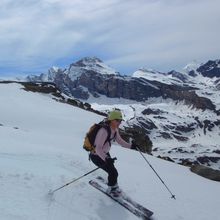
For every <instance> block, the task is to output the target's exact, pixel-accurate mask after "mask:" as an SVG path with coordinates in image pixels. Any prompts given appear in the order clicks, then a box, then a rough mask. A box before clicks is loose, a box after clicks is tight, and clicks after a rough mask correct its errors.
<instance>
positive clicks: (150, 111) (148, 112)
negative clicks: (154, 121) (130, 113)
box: [141, 108, 164, 115]
mask: <svg viewBox="0 0 220 220" xmlns="http://www.w3.org/2000/svg"><path fill="white" fill-rule="evenodd" d="M141 113H142V114H143V115H160V114H162V113H164V112H163V111H161V110H160V109H151V108H147V109H145V110H144V111H142V112H141Z"/></svg>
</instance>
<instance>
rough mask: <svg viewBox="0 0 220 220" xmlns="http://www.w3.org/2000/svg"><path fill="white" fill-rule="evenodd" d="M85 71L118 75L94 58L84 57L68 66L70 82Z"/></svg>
mask: <svg viewBox="0 0 220 220" xmlns="http://www.w3.org/2000/svg"><path fill="white" fill-rule="evenodd" d="M85 71H93V72H95V73H99V74H102V75H118V73H117V72H116V71H115V70H114V69H112V68H111V67H109V66H108V65H106V64H105V63H103V62H102V61H101V60H100V59H98V58H96V57H85V58H83V59H81V60H79V61H78V62H76V63H73V64H72V65H70V68H69V70H68V72H67V74H68V75H69V77H70V78H71V79H72V80H76V79H77V78H78V77H80V76H81V75H82V73H84V72H85Z"/></svg>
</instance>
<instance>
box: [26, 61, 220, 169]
mask: <svg viewBox="0 0 220 220" xmlns="http://www.w3.org/2000/svg"><path fill="white" fill-rule="evenodd" d="M106 73H107V74H106ZM219 73H220V61H219V60H215V61H208V62H207V63H205V64H199V63H197V62H192V63H191V64H188V65H186V67H184V68H183V71H180V72H177V71H175V70H173V71H170V72H168V73H162V72H158V71H155V70H149V69H147V68H141V69H139V70H137V71H135V72H134V74H133V75H132V77H131V76H122V75H120V74H119V73H117V71H115V70H112V68H110V67H108V66H107V65H106V64H104V63H103V62H102V61H101V60H100V59H98V58H88V57H87V58H83V59H82V60H79V61H78V62H76V63H73V64H71V65H70V67H69V68H67V69H65V70H61V69H59V68H55V69H54V68H52V69H50V70H49V71H48V73H47V74H44V75H41V76H34V77H29V78H28V81H32V82H36V81H39V82H42V81H43V82H45V81H49V82H53V83H55V85H56V86H57V87H58V88H59V89H60V90H61V91H62V92H63V93H65V94H66V95H68V96H72V97H74V98H77V99H79V100H81V101H82V102H85V101H86V102H87V103H89V105H90V106H91V107H92V108H93V109H96V110H99V111H102V112H103V113H106V112H107V111H108V110H109V109H111V108H112V107H116V108H120V109H121V110H122V111H123V113H124V116H125V118H126V123H125V125H124V126H125V127H126V129H127V130H128V129H130V128H131V130H132V136H133V137H134V136H138V134H141V137H139V136H138V138H137V139H138V140H142V141H140V142H139V144H140V145H141V146H145V147H146V148H145V150H146V149H147V151H148V152H149V151H151V150H152V153H153V155H156V156H160V157H164V158H168V159H169V160H172V161H175V162H177V163H181V164H188V165H190V164H194V163H196V164H197V163H199V164H205V165H208V166H212V167H214V168H218V169H220V152H219V150H220V145H219V143H220V135H219V128H220V119H219V115H220V77H219ZM209 74H210V75H209ZM37 77H38V78H37ZM134 131H136V133H134ZM143 136H146V137H149V138H150V140H151V142H152V143H153V147H152V148H151V147H150V144H149V143H151V142H150V141H148V143H147V144H146V139H143Z"/></svg>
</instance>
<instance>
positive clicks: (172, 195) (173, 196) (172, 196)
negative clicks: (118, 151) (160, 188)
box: [136, 147, 176, 199]
mask: <svg viewBox="0 0 220 220" xmlns="http://www.w3.org/2000/svg"><path fill="white" fill-rule="evenodd" d="M136 148H137V150H138V151H139V153H140V154H141V156H142V157H143V158H144V160H145V161H146V162H147V163H148V165H149V166H150V167H151V169H152V170H153V171H154V173H155V174H156V175H157V177H158V178H159V179H160V181H161V182H162V183H163V184H164V186H165V187H166V188H167V190H168V191H169V193H170V194H171V198H172V199H176V197H175V195H174V194H172V192H171V191H170V189H169V188H168V186H167V185H166V184H165V183H164V181H163V180H162V179H161V177H160V176H159V174H158V173H157V172H156V170H155V169H154V168H153V167H152V165H151V164H150V163H149V161H148V160H147V159H146V157H145V156H144V154H143V153H142V152H141V150H140V149H139V147H136Z"/></svg>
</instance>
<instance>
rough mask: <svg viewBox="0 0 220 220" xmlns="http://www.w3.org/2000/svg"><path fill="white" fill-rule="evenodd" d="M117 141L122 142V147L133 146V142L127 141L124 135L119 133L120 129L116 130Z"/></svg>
mask: <svg viewBox="0 0 220 220" xmlns="http://www.w3.org/2000/svg"><path fill="white" fill-rule="evenodd" d="M115 140H116V142H117V143H118V144H120V145H121V146H122V147H125V148H131V144H129V143H127V142H126V141H125V140H123V139H122V137H121V136H120V134H119V131H118V130H117V131H116V139H115Z"/></svg>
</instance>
